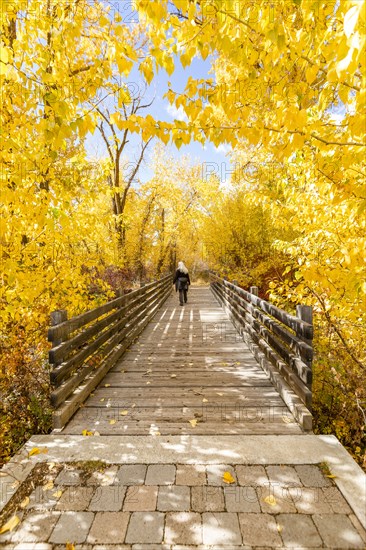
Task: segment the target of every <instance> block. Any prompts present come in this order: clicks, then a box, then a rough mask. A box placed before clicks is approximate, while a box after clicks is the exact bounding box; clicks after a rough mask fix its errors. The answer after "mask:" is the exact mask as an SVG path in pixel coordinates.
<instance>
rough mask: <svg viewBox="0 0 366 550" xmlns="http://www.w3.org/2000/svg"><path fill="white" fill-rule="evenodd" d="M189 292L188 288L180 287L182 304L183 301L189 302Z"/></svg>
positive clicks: (180, 301)
mask: <svg viewBox="0 0 366 550" xmlns="http://www.w3.org/2000/svg"><path fill="white" fill-rule="evenodd" d="M187 292H188V290H187V289H183V288H182V289H179V303H180V304H183V301H184V303H187Z"/></svg>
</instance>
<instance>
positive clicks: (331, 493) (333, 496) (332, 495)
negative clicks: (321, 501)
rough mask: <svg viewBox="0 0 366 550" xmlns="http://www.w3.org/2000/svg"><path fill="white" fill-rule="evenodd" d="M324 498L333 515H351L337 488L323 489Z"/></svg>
mask: <svg viewBox="0 0 366 550" xmlns="http://www.w3.org/2000/svg"><path fill="white" fill-rule="evenodd" d="M323 492H324V495H325V498H326V500H327V502H328V503H329V505H330V507H331V509H332V511H333V512H334V513H335V514H351V513H352V510H351V508H350V507H349V505H348V503H347V501H346V500H345V498H344V497H343V495H342V493H341V492H340V490H339V489H338V488H337V487H325V488H324V489H323Z"/></svg>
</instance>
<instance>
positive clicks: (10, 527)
mask: <svg viewBox="0 0 366 550" xmlns="http://www.w3.org/2000/svg"><path fill="white" fill-rule="evenodd" d="M18 523H20V519H19V518H18V516H13V517H12V518H10V519H9V521H7V522H6V523H4V525H3V526H2V527H0V535H2V534H3V533H6V532H7V531H12V530H13V529H15V527H16V526H17V525H18Z"/></svg>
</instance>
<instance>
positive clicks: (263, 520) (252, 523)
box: [239, 514, 282, 548]
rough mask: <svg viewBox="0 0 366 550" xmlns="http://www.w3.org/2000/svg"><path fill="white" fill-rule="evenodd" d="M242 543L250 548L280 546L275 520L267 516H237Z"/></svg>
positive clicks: (280, 541)
mask: <svg viewBox="0 0 366 550" xmlns="http://www.w3.org/2000/svg"><path fill="white" fill-rule="evenodd" d="M239 524H240V529H241V533H242V535H243V543H244V544H248V545H250V546H267V547H269V548H277V547H279V546H282V540H281V537H280V535H279V533H278V530H277V524H276V520H275V518H274V517H273V516H271V515H269V514H239Z"/></svg>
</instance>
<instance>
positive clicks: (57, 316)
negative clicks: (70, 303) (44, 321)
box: [50, 309, 67, 367]
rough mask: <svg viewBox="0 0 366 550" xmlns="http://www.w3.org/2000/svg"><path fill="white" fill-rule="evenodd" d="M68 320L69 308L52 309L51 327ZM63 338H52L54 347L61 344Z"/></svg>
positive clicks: (56, 364)
mask: <svg viewBox="0 0 366 550" xmlns="http://www.w3.org/2000/svg"><path fill="white" fill-rule="evenodd" d="M65 321H67V310H66V309H57V310H56V311H52V312H51V314H50V325H51V327H55V326H57V325H61V323H64V322H65ZM62 341H63V340H62V339H61V338H59V339H57V340H52V347H53V348H55V347H56V346H59V345H60V344H61V343H62ZM59 364H60V363H54V364H53V367H57V366H58V365H59Z"/></svg>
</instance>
